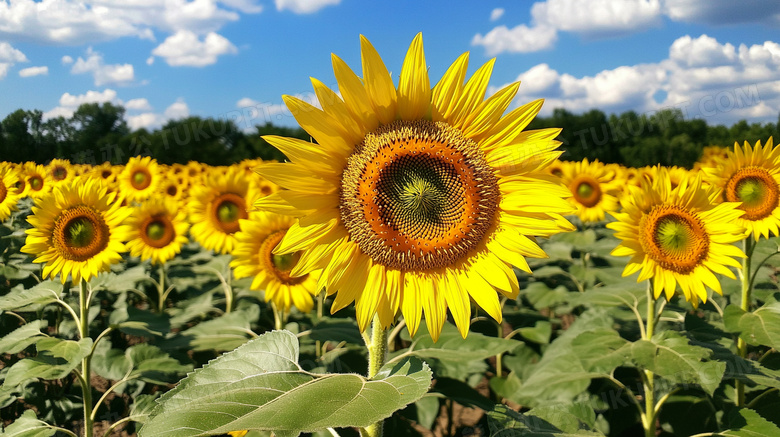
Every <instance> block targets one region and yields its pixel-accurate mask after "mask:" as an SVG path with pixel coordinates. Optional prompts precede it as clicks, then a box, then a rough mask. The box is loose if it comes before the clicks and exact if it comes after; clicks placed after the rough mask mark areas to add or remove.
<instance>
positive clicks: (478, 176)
mask: <svg viewBox="0 0 780 437" xmlns="http://www.w3.org/2000/svg"><path fill="white" fill-rule="evenodd" d="M499 200H500V194H499V189H498V185H497V180H496V177H495V175H494V174H493V171H492V168H491V167H490V166H489V165H488V164H487V163H486V162H485V158H484V153H483V152H482V151H481V150H480V149H479V147H478V146H477V144H476V143H474V142H473V141H472V140H470V139H467V138H465V137H463V135H462V134H461V133H460V131H458V130H457V129H454V128H452V127H450V126H449V125H447V124H446V123H441V122H438V123H434V122H430V121H426V120H416V121H396V122H393V123H390V124H388V125H385V126H382V127H380V128H379V129H378V130H377V131H376V132H373V133H371V134H368V135H367V136H366V138H365V140H364V141H363V143H361V144H360V145H359V146H358V147H357V148H356V150H355V152H354V153H353V154H352V155H351V156H350V157H349V159H348V162H347V167H346V169H345V170H344V173H343V174H342V191H341V202H340V205H339V207H340V212H341V218H342V221H343V222H344V225H345V227H346V228H347V231H348V232H349V234H350V237H351V238H352V240H353V241H355V242H356V243H357V244H358V246H359V247H360V249H361V250H362V251H363V252H364V253H365V254H367V255H368V256H370V257H371V258H372V259H373V261H374V262H377V263H380V264H383V265H385V266H387V267H390V268H396V269H400V270H427V269H433V268H438V267H443V266H448V265H452V264H453V263H455V262H456V261H458V260H459V259H461V258H462V257H464V256H465V255H466V254H467V253H468V252H469V251H471V250H473V249H474V248H476V247H477V246H478V245H479V244H480V243H481V242H482V240H483V237H484V236H485V234H486V233H487V231H488V229H489V228H490V227H491V226H492V225H493V223H494V216H495V211H496V209H497V207H498V202H499Z"/></svg>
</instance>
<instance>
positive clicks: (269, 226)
mask: <svg viewBox="0 0 780 437" xmlns="http://www.w3.org/2000/svg"><path fill="white" fill-rule="evenodd" d="M294 221H295V219H293V218H292V217H289V216H283V215H279V214H272V213H266V212H255V213H252V215H251V216H250V219H247V220H241V231H240V232H238V233H237V234H236V240H237V242H236V247H235V249H233V251H232V252H231V254H232V255H233V260H232V261H231V262H230V267H232V268H233V272H234V274H235V276H236V279H239V278H246V277H253V278H254V279H253V280H252V285H251V286H250V288H251V289H252V290H265V300H266V301H267V302H273V303H274V304H275V305H276V307H277V308H279V310H281V311H284V312H289V311H290V308H291V307H292V306H293V305H295V308H298V310H299V311H301V312H303V313H308V312H309V311H311V309H312V306H313V305H314V300H313V299H312V296H313V295H314V293H315V292H316V291H317V280H318V278H319V276H318V275H316V274H308V275H303V276H297V277H292V276H290V270H292V268H293V266H294V265H295V263H296V262H297V261H298V259H299V258H300V253H299V252H291V253H287V254H284V255H276V254H274V253H273V249H274V248H275V247H276V245H277V244H279V241H281V240H282V237H284V234H285V233H287V230H288V229H289V228H290V226H291V225H292V224H293V222H294Z"/></svg>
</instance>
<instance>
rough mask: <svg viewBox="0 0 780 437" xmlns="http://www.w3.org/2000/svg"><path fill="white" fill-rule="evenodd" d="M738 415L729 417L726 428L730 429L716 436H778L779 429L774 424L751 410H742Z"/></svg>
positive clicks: (734, 414) (779, 433)
mask: <svg viewBox="0 0 780 437" xmlns="http://www.w3.org/2000/svg"><path fill="white" fill-rule="evenodd" d="M738 414H739V415H737V414H736V413H732V414H731V415H729V418H728V419H729V423H728V426H729V428H731V429H728V430H726V431H722V432H719V433H717V434H716V435H721V436H728V437H767V436H775V435H780V428H778V427H777V425H775V424H774V423H772V422H770V421H768V420H766V419H764V418H763V417H761V416H760V415H759V414H758V413H756V412H755V411H753V410H750V409H747V408H743V409H741V410H739V413H738Z"/></svg>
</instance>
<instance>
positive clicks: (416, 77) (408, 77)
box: [398, 33, 431, 120]
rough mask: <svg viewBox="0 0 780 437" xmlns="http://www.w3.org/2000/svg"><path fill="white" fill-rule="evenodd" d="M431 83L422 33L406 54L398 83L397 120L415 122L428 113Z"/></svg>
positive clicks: (416, 37)
mask: <svg viewBox="0 0 780 437" xmlns="http://www.w3.org/2000/svg"><path fill="white" fill-rule="evenodd" d="M430 105H431V83H430V79H429V78H428V67H427V66H426V64H425V53H424V51H423V41H422V33H418V34H417V36H415V37H414V40H412V44H411V45H410V46H409V51H407V52H406V58H404V63H403V66H402V67H401V78H400V79H399V81H398V118H400V119H402V120H417V119H420V118H423V117H424V116H425V114H427V113H428V108H430Z"/></svg>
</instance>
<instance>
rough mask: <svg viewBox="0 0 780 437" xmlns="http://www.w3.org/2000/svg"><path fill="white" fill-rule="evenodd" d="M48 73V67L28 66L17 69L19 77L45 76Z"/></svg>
mask: <svg viewBox="0 0 780 437" xmlns="http://www.w3.org/2000/svg"><path fill="white" fill-rule="evenodd" d="M47 74H49V67H46V66H43V67H29V68H23V69H21V70H19V76H20V77H33V76H41V75H43V76H45V75H47Z"/></svg>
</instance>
